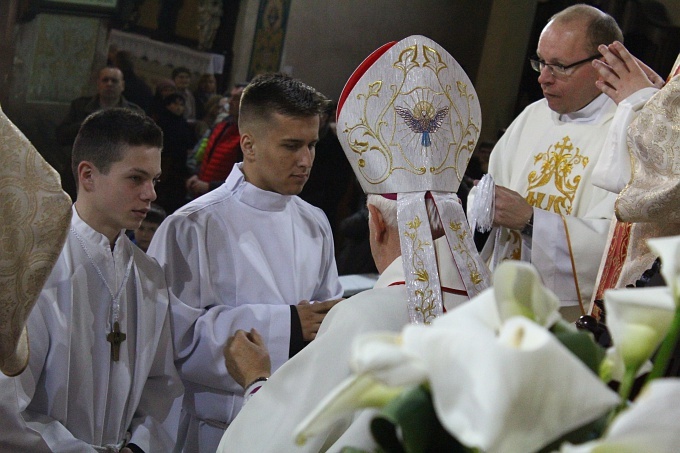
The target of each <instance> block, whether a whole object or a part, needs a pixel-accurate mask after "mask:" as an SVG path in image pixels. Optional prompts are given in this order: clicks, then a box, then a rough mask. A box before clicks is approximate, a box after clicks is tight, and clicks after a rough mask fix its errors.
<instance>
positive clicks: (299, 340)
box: [288, 305, 307, 358]
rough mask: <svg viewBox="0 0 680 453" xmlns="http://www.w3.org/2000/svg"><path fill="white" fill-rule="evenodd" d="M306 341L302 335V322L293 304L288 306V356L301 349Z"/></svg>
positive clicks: (305, 344)
mask: <svg viewBox="0 0 680 453" xmlns="http://www.w3.org/2000/svg"><path fill="white" fill-rule="evenodd" d="M305 346H307V343H306V342H305V340H304V337H303V336H302V323H301V322H300V316H299V315H298V312H297V308H296V307H295V305H291V306H290V344H289V347H288V358H292V357H293V356H294V355H295V354H297V353H298V352H300V351H302V349H303V348H304V347H305Z"/></svg>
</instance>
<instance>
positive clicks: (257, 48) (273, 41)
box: [248, 0, 291, 80]
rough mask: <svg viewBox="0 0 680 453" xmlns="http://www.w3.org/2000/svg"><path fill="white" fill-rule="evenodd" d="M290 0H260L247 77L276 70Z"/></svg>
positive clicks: (277, 68) (281, 50) (281, 48)
mask: <svg viewBox="0 0 680 453" xmlns="http://www.w3.org/2000/svg"><path fill="white" fill-rule="evenodd" d="M290 3H291V0H260V8H259V11H258V13H257V26H256V28H255V37H254V39H253V49H252V51H251V53H250V64H249V65H248V79H249V80H250V79H252V78H253V77H254V76H256V75H258V74H262V73H264V72H276V71H278V70H279V65H280V64H281V54H282V52H283V42H284V39H285V37H286V25H287V23H288V12H289V11H290Z"/></svg>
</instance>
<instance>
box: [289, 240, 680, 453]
mask: <svg viewBox="0 0 680 453" xmlns="http://www.w3.org/2000/svg"><path fill="white" fill-rule="evenodd" d="M649 244H650V247H651V248H652V249H653V250H654V251H655V252H656V253H658V254H659V255H660V257H661V260H662V263H663V268H662V274H663V276H664V278H665V279H666V282H668V285H669V286H668V287H660V288H640V289H625V290H610V291H607V292H606V294H605V309H606V312H607V320H608V327H609V330H610V334H611V337H612V341H613V344H614V346H613V347H612V348H610V349H609V350H607V351H605V350H604V349H603V348H602V347H601V346H599V345H598V344H596V343H595V341H594V340H593V338H592V336H591V334H590V333H587V332H584V331H579V330H577V329H576V328H575V327H574V326H573V325H571V324H569V323H567V322H565V321H564V320H563V319H562V318H561V316H560V315H559V312H558V308H559V301H558V299H557V297H556V296H555V295H554V294H553V293H552V292H551V291H550V290H548V289H547V288H545V287H544V286H543V285H542V283H541V281H540V277H539V276H538V273H537V272H536V270H535V269H534V268H533V267H532V266H531V265H529V264H526V263H522V262H516V261H508V262H505V263H503V264H502V265H500V266H499V267H498V269H497V270H496V272H495V274H494V286H493V288H491V289H489V290H486V291H485V292H483V293H481V294H480V295H479V296H478V297H476V298H474V299H472V300H471V301H470V302H469V303H467V304H463V305H462V306H460V307H458V308H456V309H455V310H452V311H451V312H449V313H448V314H446V315H444V316H442V317H440V318H438V319H436V320H435V321H434V322H432V324H431V325H409V326H407V327H405V328H404V329H403V331H402V332H401V334H391V333H389V334H388V333H376V334H370V335H366V336H362V337H360V338H358V339H356V340H355V343H354V346H353V353H352V363H351V366H352V369H353V371H354V375H353V376H352V377H350V378H348V379H347V380H346V381H344V382H343V383H342V384H341V385H339V386H338V387H337V388H336V389H335V390H334V391H333V392H332V393H331V394H330V395H328V396H327V397H326V398H325V399H324V400H323V401H322V402H321V403H320V404H319V406H318V407H317V408H316V410H315V411H313V412H312V413H311V414H309V416H308V417H307V418H306V419H305V420H304V421H303V422H302V423H301V424H300V425H299V426H298V428H297V430H296V432H295V438H296V441H297V442H298V443H304V442H305V441H306V439H307V438H309V437H310V436H314V435H316V434H318V433H322V432H324V431H326V430H327V429H329V428H330V427H332V426H333V424H334V423H335V422H336V421H337V420H338V419H340V418H343V417H347V416H348V415H351V414H353V413H355V412H356V411H358V410H360V409H366V408H372V409H371V410H370V411H369V412H364V413H367V414H368V415H369V416H368V417H365V418H359V419H358V420H364V419H365V420H367V422H366V424H367V426H366V427H365V429H364V431H365V432H367V433H370V436H366V438H362V437H361V436H355V437H352V436H350V437H352V438H351V439H350V440H349V441H348V447H346V448H345V449H344V450H343V451H346V452H362V451H385V452H389V451H403V452H414V453H415V452H418V453H420V452H435V451H448V452H504V453H505V452H553V451H559V452H561V453H585V452H592V453H606V452H617V453H619V452H675V451H678V448H680V447H678V446H679V445H680V429H678V426H677V420H678V419H680V404H679V403H680V379H673V378H664V379H661V376H662V375H663V373H664V370H665V369H666V366H667V363H668V360H669V358H670V356H671V353H672V351H673V348H674V346H675V344H676V342H677V339H678V333H679V332H680V308H679V307H680V269H679V268H680V237H676V238H664V239H656V240H651V241H649ZM659 345H661V347H660V348H659ZM656 351H658V352H657V353H656V356H655V360H654V365H653V368H652V367H650V364H649V359H650V357H652V355H653V354H654V353H655V352H656ZM650 368H651V372H650V373H649V375H648V377H647V380H646V382H645V384H644V387H643V389H642V391H641V392H640V393H639V395H638V396H637V398H636V399H635V400H634V401H630V392H631V388H632V385H633V382H634V381H635V379H636V376H639V375H640V374H641V373H643V372H646V371H649V369H650ZM611 380H615V381H618V382H620V385H619V392H618V394H617V393H616V392H614V391H613V390H612V389H611V388H610V387H609V386H608V385H607V383H608V382H609V381H611ZM671 400H674V403H670V401H671Z"/></svg>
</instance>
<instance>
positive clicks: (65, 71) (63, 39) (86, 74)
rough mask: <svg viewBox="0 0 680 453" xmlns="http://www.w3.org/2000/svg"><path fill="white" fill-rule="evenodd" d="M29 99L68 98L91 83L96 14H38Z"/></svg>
mask: <svg viewBox="0 0 680 453" xmlns="http://www.w3.org/2000/svg"><path fill="white" fill-rule="evenodd" d="M37 20H38V27H37V30H38V34H37V36H36V37H35V47H34V51H33V52H34V54H33V61H32V67H31V71H30V73H29V83H28V92H27V93H26V101H28V102H71V101H72V100H73V99H74V98H76V97H79V96H82V94H83V93H82V88H83V87H87V86H89V85H90V75H91V72H92V61H93V59H94V55H95V51H96V45H97V41H98V39H99V34H100V27H99V25H100V23H99V20H98V19H96V18H90V17H76V16H62V15H51V14H40V15H38V18H37Z"/></svg>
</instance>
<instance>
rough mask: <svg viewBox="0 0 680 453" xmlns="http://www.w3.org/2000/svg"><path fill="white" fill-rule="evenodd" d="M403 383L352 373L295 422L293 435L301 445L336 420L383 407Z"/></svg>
mask: <svg viewBox="0 0 680 453" xmlns="http://www.w3.org/2000/svg"><path fill="white" fill-rule="evenodd" d="M403 391H404V387H388V386H386V385H384V384H382V383H380V382H378V381H376V380H375V379H374V378H373V377H372V376H370V375H368V374H361V375H358V376H356V375H355V376H351V377H349V378H347V379H345V380H344V381H343V382H342V383H340V385H338V386H337V387H336V388H335V390H333V391H332V392H331V393H330V394H328V395H327V396H326V397H325V398H324V399H323V400H322V401H321V402H320V403H319V405H318V406H317V407H316V409H314V410H313V411H312V412H311V413H310V414H309V415H308V416H307V417H306V418H305V419H304V420H303V421H302V422H301V423H300V424H299V425H298V426H297V428H295V432H294V433H293V436H294V437H295V443H297V444H298V445H303V444H305V443H306V442H307V439H308V438H310V437H312V436H315V435H317V434H319V433H322V432H325V431H326V430H328V429H329V428H330V427H331V426H332V425H333V424H334V423H336V422H337V421H338V420H340V419H342V418H344V417H347V416H351V415H352V414H354V412H356V411H357V410H359V409H363V408H367V407H384V406H385V405H386V404H387V403H389V402H390V401H391V400H392V399H393V398H395V397H397V396H399V395H400V394H401V393H402V392H403Z"/></svg>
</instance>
